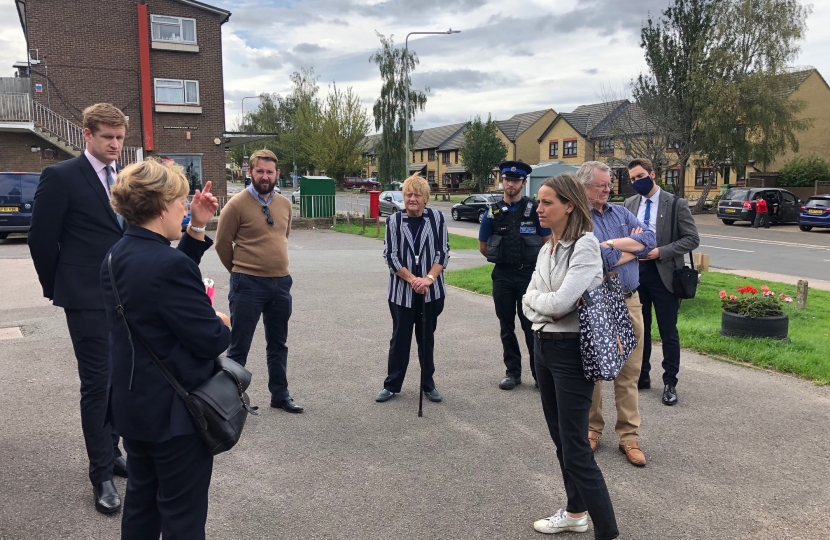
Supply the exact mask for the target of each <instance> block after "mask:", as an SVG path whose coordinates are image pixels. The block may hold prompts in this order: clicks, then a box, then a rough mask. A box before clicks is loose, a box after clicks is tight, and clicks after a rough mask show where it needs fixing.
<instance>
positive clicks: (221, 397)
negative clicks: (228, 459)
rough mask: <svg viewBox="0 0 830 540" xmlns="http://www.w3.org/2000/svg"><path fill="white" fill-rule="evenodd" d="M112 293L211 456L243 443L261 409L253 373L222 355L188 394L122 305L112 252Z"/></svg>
mask: <svg viewBox="0 0 830 540" xmlns="http://www.w3.org/2000/svg"><path fill="white" fill-rule="evenodd" d="M107 269H108V270H109V275H110V283H111V284H112V292H113V295H114V296H115V302H116V306H115V311H116V312H117V313H118V314H119V315H120V316H121V318H122V319H124V324H125V325H126V326H127V334H128V336H130V340H131V341H132V336H133V335H135V336H136V337H137V338H138V341H139V342H140V343H141V345H142V346H143V347H144V349H145V350H146V351H147V354H149V355H150V359H151V360H152V361H153V364H155V365H156V367H157V368H158V369H159V371H161V374H162V375H164V378H165V379H167V382H169V383H170V386H172V387H173V389H174V390H176V393H177V394H179V396H181V398H182V399H183V400H184V403H185V405H186V406H187V410H188V411H189V412H190V414H191V416H193V424H194V426H195V427H196V431H197V432H198V433H199V435H200V436H201V437H202V441H203V442H204V443H205V447H206V448H207V450H208V453H210V455H212V456H215V455H217V454H221V453H222V452H226V451H228V450H230V449H231V448H233V447H234V445H235V444H236V443H237V442H239V437H240V436H241V435H242V428H244V427H245V420H247V418H248V414H257V412H256V409H257V407H251V401H250V399H249V398H248V394H246V393H245V390H247V388H248V385H250V384H251V372H250V371H248V370H247V369H245V368H244V367H242V366H241V365H239V364H237V363H236V362H234V361H233V360H231V359H230V358H227V357H226V356H224V355H220V356H219V357H217V358H216V360H215V362H216V370H215V371H214V373H213V375H212V376H211V378H210V379H208V380H207V381H205V382H204V383H202V384H201V385H199V387H198V388H196V389H195V390H193V391H191V392H188V391H187V390H185V389H184V388H183V387H182V385H181V384H179V381H177V380H176V378H175V377H174V376H173V374H172V373H170V371H169V370H168V369H167V368H166V367H165V366H164V364H162V363H161V360H159V359H158V357H157V356H156V355H155V354H154V353H153V351H152V350H151V349H150V346H149V345H147V343H146V342H145V341H144V338H142V337H141V336H140V335H139V334H137V333H136V332H135V331H134V330H133V328H132V327H131V326H130V322H129V321H128V320H127V312H126V310H125V309H124V306H123V305H122V304H121V298H120V297H119V296H118V289H117V288H116V286H115V276H114V274H113V271H112V253H110V255H109V257H108V258H107Z"/></svg>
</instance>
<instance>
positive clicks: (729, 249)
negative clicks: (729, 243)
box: [700, 244, 755, 253]
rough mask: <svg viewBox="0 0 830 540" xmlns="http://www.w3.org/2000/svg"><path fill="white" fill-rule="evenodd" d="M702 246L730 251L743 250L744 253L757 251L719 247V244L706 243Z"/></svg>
mask: <svg viewBox="0 0 830 540" xmlns="http://www.w3.org/2000/svg"><path fill="white" fill-rule="evenodd" d="M700 247H706V248H712V249H725V250H728V251H742V252H744V253H755V252H754V251H748V250H746V249H735V248H725V247H719V246H706V245H703V244H700Z"/></svg>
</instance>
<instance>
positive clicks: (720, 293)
mask: <svg viewBox="0 0 830 540" xmlns="http://www.w3.org/2000/svg"><path fill="white" fill-rule="evenodd" d="M718 296H720V297H721V298H726V291H721V292H719V293H718Z"/></svg>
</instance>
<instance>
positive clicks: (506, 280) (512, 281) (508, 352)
mask: <svg viewBox="0 0 830 540" xmlns="http://www.w3.org/2000/svg"><path fill="white" fill-rule="evenodd" d="M491 277H492V278H493V303H494V304H495V306H496V317H498V318H499V327H500V329H501V332H500V335H501V345H502V349H503V351H504V366H505V368H506V369H505V375H507V376H510V377H515V378H517V379H518V378H520V377H521V376H522V351H521V349H520V348H519V340H518V339H516V314H517V313H518V315H519V324H520V325H521V326H522V332H524V335H525V344H526V345H527V353H528V356H530V373H531V374H532V375H533V378H534V379H535V378H536V364H535V362H534V361H533V329H532V327H531V326H532V325H531V322H530V321H529V320H528V319H527V317H525V315H524V313H523V312H522V297H523V296H524V295H525V293H526V292H527V286H528V285H530V278H531V277H533V268H522V269H513V268H508V267H505V266H503V265H499V264H497V265H496V266H495V267H493V273H492V274H491Z"/></svg>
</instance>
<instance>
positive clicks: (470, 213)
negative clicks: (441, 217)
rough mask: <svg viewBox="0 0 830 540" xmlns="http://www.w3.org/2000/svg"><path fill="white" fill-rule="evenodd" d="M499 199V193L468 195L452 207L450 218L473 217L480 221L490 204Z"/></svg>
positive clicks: (457, 219)
mask: <svg viewBox="0 0 830 540" xmlns="http://www.w3.org/2000/svg"><path fill="white" fill-rule="evenodd" d="M499 199H501V196H499V195H493V194H490V193H482V194H479V195H470V196H469V197H467V198H466V199H464V200H463V201H461V202H460V203H458V204H454V205H453V207H452V218H453V219H454V220H455V221H459V220H461V219H474V220H476V221H478V222H479V223H481V218H482V217H484V214H485V213H486V212H487V209H488V208H489V207H490V205H491V204H493V203H494V202H496V201H498V200H499Z"/></svg>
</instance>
